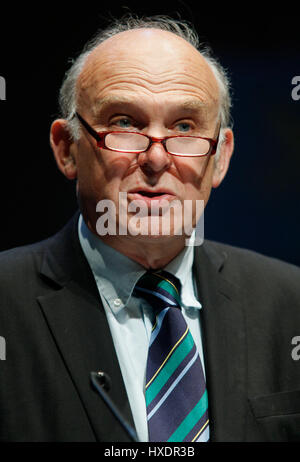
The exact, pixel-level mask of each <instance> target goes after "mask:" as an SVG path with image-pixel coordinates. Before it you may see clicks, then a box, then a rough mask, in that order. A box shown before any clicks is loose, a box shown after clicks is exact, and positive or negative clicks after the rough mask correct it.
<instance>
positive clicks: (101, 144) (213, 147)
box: [73, 112, 221, 157]
mask: <svg viewBox="0 0 300 462" xmlns="http://www.w3.org/2000/svg"><path fill="white" fill-rule="evenodd" d="M74 116H76V117H77V118H78V120H79V122H80V123H81V124H82V125H83V126H84V128H85V129H86V130H87V132H88V133H89V134H90V135H91V136H92V137H93V138H94V139H95V140H96V141H97V146H98V148H102V149H107V150H109V151H113V152H124V153H126V154H141V153H142V152H146V151H148V149H150V147H151V146H152V144H154V143H161V144H162V145H163V147H164V149H165V151H166V152H167V153H168V154H170V155H171V156H178V157H205V156H208V155H211V156H213V155H214V154H215V153H216V152H217V146H218V142H219V137H220V130H221V123H219V129H218V135H217V137H216V138H215V139H213V138H205V137H203V136H193V135H170V136H165V137H163V138H155V137H154V136H149V135H146V134H145V133H140V132H134V131H128V130H112V131H104V132H97V131H96V130H94V129H93V128H92V127H91V126H90V125H89V124H88V123H87V121H86V120H84V118H83V117H82V116H81V115H80V114H79V113H78V112H75V114H74ZM74 116H73V117H74ZM110 133H134V134H136V135H141V136H144V137H145V138H148V140H149V145H148V147H147V148H146V149H143V150H141V151H134V152H130V151H127V152H126V151H119V150H118V149H111V148H108V147H107V146H106V143H105V138H106V136H107V135H109V134H110ZM170 138H200V139H202V140H207V141H209V143H210V148H209V150H208V151H207V153H206V154H173V153H172V152H169V151H168V150H167V147H166V142H167V140H168V139H170Z"/></svg>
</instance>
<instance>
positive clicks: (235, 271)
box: [203, 241, 300, 299]
mask: <svg viewBox="0 0 300 462" xmlns="http://www.w3.org/2000/svg"><path fill="white" fill-rule="evenodd" d="M203 247H204V252H205V253H206V254H207V255H208V256H209V258H210V260H212V261H218V264H219V269H220V271H221V272H222V275H223V277H225V278H226V279H230V280H231V281H234V282H235V283H236V284H237V285H238V286H241V285H244V284H245V283H247V284H248V285H249V287H259V286H263V287H265V288H269V289H270V290H274V291H275V292H276V290H279V291H282V290H285V289H287V288H288V289H289V291H292V292H294V293H297V294H299V299H300V268H299V267H298V266H296V265H293V264H291V263H288V262H285V261H282V260H279V259H277V258H273V257H270V256H266V255H263V254H261V253H258V252H255V251H253V250H248V249H244V248H240V247H235V246H232V245H228V244H223V243H219V242H215V241H205V243H204V244H203Z"/></svg>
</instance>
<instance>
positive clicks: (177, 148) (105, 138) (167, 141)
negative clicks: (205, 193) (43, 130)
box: [75, 112, 220, 157]
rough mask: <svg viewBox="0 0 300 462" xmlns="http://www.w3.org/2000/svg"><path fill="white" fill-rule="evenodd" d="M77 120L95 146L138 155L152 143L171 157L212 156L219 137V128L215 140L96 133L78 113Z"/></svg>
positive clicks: (134, 133) (135, 133)
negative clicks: (160, 145) (92, 139)
mask: <svg viewBox="0 0 300 462" xmlns="http://www.w3.org/2000/svg"><path fill="white" fill-rule="evenodd" d="M75 115H76V117H77V118H78V120H79V121H80V122H81V124H82V125H83V126H84V127H85V129H86V130H87V131H88V133H89V134H90V135H91V136H92V137H93V138H95V140H96V141H97V146H98V147H99V148H102V149H108V150H109V151H115V152H124V153H130V154H140V153H141V152H145V151H148V149H149V148H150V147H151V146H152V144H153V143H161V144H162V145H163V147H164V148H165V150H166V151H167V152H168V153H169V154H172V155H173V156H186V157H200V156H207V155H209V154H210V155H214V154H215V153H216V150H217V145H218V141H219V135H220V126H219V130H218V136H217V138H216V139H212V138H203V137H201V136H191V135H190V136H186V135H173V136H166V137H164V138H154V137H153V136H148V135H145V134H143V133H138V132H132V131H125V130H124V131H105V132H96V130H94V129H93V128H92V127H91V126H90V125H89V124H88V123H87V122H86V121H85V120H84V119H83V118H82V117H81V115H80V114H78V112H76V113H75Z"/></svg>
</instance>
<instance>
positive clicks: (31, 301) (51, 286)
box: [0, 215, 300, 442]
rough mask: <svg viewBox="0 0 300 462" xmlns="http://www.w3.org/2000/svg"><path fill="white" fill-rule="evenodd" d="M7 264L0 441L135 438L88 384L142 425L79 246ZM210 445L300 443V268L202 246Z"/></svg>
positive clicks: (68, 234) (58, 241)
mask: <svg viewBox="0 0 300 462" xmlns="http://www.w3.org/2000/svg"><path fill="white" fill-rule="evenodd" d="M77 218H78V215H77V216H76V217H75V218H74V219H73V220H71V222H70V223H69V224H68V225H67V226H66V227H65V228H64V229H63V230H62V231H60V232H59V233H58V234H57V235H55V236H54V237H52V238H50V239H48V240H46V241H43V242H41V243H37V244H34V245H31V246H26V247H20V248H17V249H13V250H9V251H6V252H3V253H2V254H1V255H0V291H1V301H0V335H1V336H3V337H4V338H5V340H6V360H5V361H0V441H106V442H108V441H114V442H116V441H128V438H127V436H126V434H125V433H124V431H123V429H122V428H121V427H120V426H119V424H118V423H116V421H115V419H114V417H112V415H111V414H110V412H109V411H108V409H107V408H106V406H105V405H104V404H103V403H102V401H101V399H100V397H99V396H98V395H97V394H96V393H95V391H94V390H93V388H92V386H91V383H90V372H91V371H99V370H102V371H105V372H106V373H107V374H108V375H109V376H110V377H111V380H112V387H111V390H110V396H111V398H112V399H113V400H114V402H115V403H116V404H117V406H118V407H119V408H120V410H121V411H122V412H123V414H124V415H125V416H126V418H127V419H128V421H129V422H131V424H132V425H133V420H132V416H131V411H130V408H129V404H128V399H127V395H126V391H125V387H124V383H123V379H122V376H121V372H120V369H119V365H118V360H117V357H116V354H115V351H114V347H113V341H112V338H111V334H110V330H109V327H108V324H107V321H106V316H105V313H104V310H103V307H102V304H101V301H100V298H99V294H98V291H97V287H96V284H95V282H94V278H93V276H92V273H91V270H90V268H89V266H88V263H87V262H86V260H85V257H84V255H83V253H82V250H81V247H80V244H79V240H78V237H77ZM194 271H195V277H196V281H197V288H198V294H199V298H200V301H201V303H202V305H203V309H202V310H201V312H202V320H201V321H202V326H203V335H204V349H205V362H206V364H205V367H206V375H207V388H208V396H209V412H210V430H211V441H268V440H271V441H289V440H300V361H297V360H295V359H293V357H292V354H291V353H292V349H293V348H294V347H295V346H294V345H292V343H291V342H292V339H293V337H295V336H299V335H300V270H299V269H298V268H296V267H294V266H292V265H289V264H286V263H282V262H279V261H277V260H274V259H270V258H266V257H263V256H261V255H258V254H256V253H254V252H249V251H246V250H241V249H237V248H233V247H230V246H227V245H223V244H217V243H212V242H205V243H204V245H203V246H201V247H200V248H198V247H196V248H195V265H194Z"/></svg>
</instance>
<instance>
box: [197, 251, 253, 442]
mask: <svg viewBox="0 0 300 462" xmlns="http://www.w3.org/2000/svg"><path fill="white" fill-rule="evenodd" d="M225 265H226V255H225V254H223V255H222V254H221V253H220V252H219V251H217V250H216V249H215V248H214V247H213V245H212V244H209V243H205V244H204V246H202V247H200V248H196V251H195V263H194V271H195V274H196V281H197V289H198V295H199V299H200V301H201V304H202V306H203V309H202V310H201V311H202V313H201V316H202V318H201V319H202V329H203V339H204V357H205V370H206V377H207V388H208V399H209V408H210V409H209V410H210V429H211V440H212V441H244V440H245V424H246V415H245V413H246V364H247V361H246V360H247V358H246V338H245V336H246V333H245V322H244V314H243V306H242V303H241V292H240V291H239V288H238V287H237V286H235V285H234V284H233V283H231V282H230V281H229V280H227V279H225V278H224V277H223V269H224V266H225Z"/></svg>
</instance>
